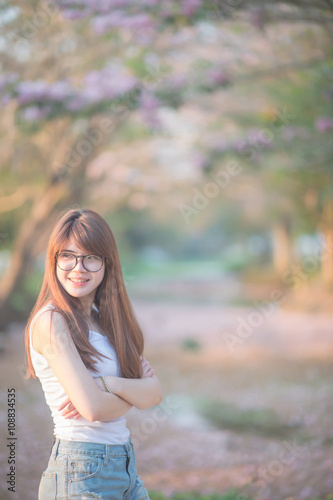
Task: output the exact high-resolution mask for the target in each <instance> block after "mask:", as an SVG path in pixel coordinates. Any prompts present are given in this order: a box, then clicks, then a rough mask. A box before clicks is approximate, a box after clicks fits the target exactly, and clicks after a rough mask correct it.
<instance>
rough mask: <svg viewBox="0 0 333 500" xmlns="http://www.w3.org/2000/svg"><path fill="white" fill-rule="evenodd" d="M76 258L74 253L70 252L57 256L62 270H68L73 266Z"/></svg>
mask: <svg viewBox="0 0 333 500" xmlns="http://www.w3.org/2000/svg"><path fill="white" fill-rule="evenodd" d="M75 263H76V259H75V257H74V255H72V254H70V253H61V254H60V255H59V256H58V266H59V267H60V269H62V270H63V271H70V270H71V269H73V268H74V267H75Z"/></svg>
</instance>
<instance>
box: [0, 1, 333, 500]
mask: <svg viewBox="0 0 333 500" xmlns="http://www.w3.org/2000/svg"><path fill="white" fill-rule="evenodd" d="M0 24H1V35H0V57H1V63H0V64H1V65H0V68H1V74H0V98H1V104H2V113H1V118H2V119H1V121H0V129H1V131H0V144H1V147H0V179H1V185H0V224H1V225H0V276H1V284H0V330H1V336H0V356H1V365H0V366H1V368H0V370H1V405H2V406H1V408H2V413H1V415H2V416H1V422H2V427H3V432H2V436H1V439H2V441H1V450H0V458H1V498H3V499H6V498H11V499H13V498H20V499H21V498H25V499H26V500H34V499H36V498H37V489H38V484H39V480H40V475H41V472H42V470H44V469H45V468H46V464H47V460H48V457H49V451H50V448H51V445H52V442H53V437H52V422H51V417H50V412H49V409H48V407H47V406H46V403H45V401H44V396H43V393H42V390H41V386H40V383H39V381H38V380H32V379H30V380H29V381H27V380H25V379H24V373H25V359H24V345H23V330H24V326H25V323H26V321H27V318H28V315H29V312H30V310H31V308H32V306H33V304H34V302H35V300H36V297H37V295H38V292H39V289H40V286H41V282H42V277H43V271H44V260H45V249H46V245H47V241H48V237H49V235H50V232H51V230H52V227H53V225H54V223H55V221H56V220H57V217H58V216H59V213H60V212H61V211H62V210H64V209H66V208H69V207H74V206H79V207H82V208H90V209H93V210H96V211H97V212H99V213H100V214H101V215H103V216H104V217H105V218H106V220H107V221H108V223H109V225H110V227H111V229H112V231H113V233H114V235H115V238H116V241H117V244H118V250H119V254H120V259H121V263H122V268H123V274H124V279H125V283H126V287H127V290H128V293H129V296H130V298H131V300H132V303H133V307H134V309H135V311H136V314H137V317H138V319H139V321H140V324H141V325H142V327H143V330H144V333H145V339H146V348H145V354H146V357H147V359H149V361H150V362H151V363H152V365H153V366H154V368H155V370H156V372H157V374H158V376H159V377H160V379H161V381H162V383H163V386H164V391H165V397H164V401H163V403H162V404H161V405H160V406H158V407H154V408H152V409H150V410H146V411H144V412H142V411H141V412H140V411H136V410H135V409H133V410H131V412H130V413H129V415H128V422H129V427H130V428H131V430H132V436H133V441H134V444H135V447H136V451H137V462H138V470H139V473H140V474H141V475H142V477H143V479H144V480H145V484H146V486H147V488H148V489H149V491H150V492H151V498H152V499H156V500H157V499H160V500H161V499H164V498H166V497H168V498H169V497H170V498H175V499H176V498H178V499H194V498H197V499H199V498H201V495H205V496H204V498H205V499H210V498H211V499H213V498H214V499H224V500H246V499H257V500H264V499H266V500H268V499H270V500H287V499H289V500H291V499H311V500H314V499H320V500H322V499H328V498H333V453H332V452H333V426H332V418H331V415H332V413H331V412H332V410H333V401H332V381H333V380H332V379H333V374H332V358H333V345H332V298H333V295H332V292H333V164H332V161H333V51H332V38H333V29H332V28H333V3H332V2H331V1H330V0H315V1H313V2H309V1H307V0H300V1H298V2H294V1H292V0H289V1H287V0H286V1H278V0H269V1H267V2H261V1H256V0H248V1H247V2H244V1H242V0H228V1H222V0H211V1H206V0H182V1H179V2H177V1H175V0H164V1H163V2H158V1H157V0H140V1H139V2H138V1H134V0H103V1H100V2H98V1H96V0H75V1H74V0H73V1H66V0H52V1H51V0H50V1H44V0H43V1H42V0H36V1H30V2H29V3H28V4H27V3H26V2H23V1H20V0H17V1H16V2H15V3H14V4H13V2H9V1H6V0H3V1H1V2H0ZM11 387H14V388H15V390H16V425H17V427H16V432H17V437H18V441H17V457H16V466H17V478H16V492H15V493H13V492H8V489H7V488H8V485H7V484H6V474H7V473H8V472H9V469H8V467H9V465H8V463H7V459H8V448H6V439H7V390H8V388H11Z"/></svg>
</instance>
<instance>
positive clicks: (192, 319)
mask: <svg viewBox="0 0 333 500" xmlns="http://www.w3.org/2000/svg"><path fill="white" fill-rule="evenodd" d="M133 305H134V308H135V311H136V314H137V317H138V319H139V321H140V324H141V325H142V328H143V331H144V334H145V340H146V347H145V356H146V357H147V359H148V360H149V361H150V362H151V364H152V365H153V366H154V368H155V370H156V372H157V374H158V376H159V378H160V379H161V381H162V384H163V387H164V401H163V403H162V404H161V405H160V406H158V407H154V408H151V409H149V410H145V411H139V410H135V409H132V410H131V411H130V412H129V414H128V425H129V427H130V428H131V430H132V436H133V442H134V445H135V448H136V453H137V465H138V471H139V473H140V475H141V477H142V478H143V479H144V481H145V485H146V487H147V488H148V489H149V490H158V491H161V492H163V493H165V494H166V495H171V494H172V493H173V492H175V491H191V490H196V491H199V492H201V493H203V494H204V493H209V492H220V493H222V492H225V491H227V490H228V489H229V488H238V489H239V491H240V492H242V493H243V494H248V495H249V496H251V498H253V499H256V500H264V499H275V500H286V499H288V498H293V499H295V500H298V499H299V500H301V499H304V500H306V499H314V498H315V497H318V498H330V494H331V495H332V496H333V424H332V413H333V398H332V381H333V370H332V359H333V342H332V320H333V318H332V316H331V315H330V314H328V313H327V314H323V313H317V314H314V313H304V312H292V311H286V310H281V309H279V308H278V307H275V308H274V309H273V310H268V309H267V310H266V311H264V310H263V309H261V310H260V309H258V308H257V309H254V308H246V307H231V306H226V305H225V306H221V305H218V304H214V303H211V304H209V303H207V304H198V303H197V304H180V303H170V302H169V303H168V302H167V301H160V302H158V301H156V302H153V301H149V302H147V301H138V300H136V301H133ZM241 325H242V326H241ZM23 328H24V325H22V324H14V323H13V324H12V325H11V326H10V328H9V329H8V332H7V334H6V335H4V336H3V337H2V338H3V341H2V351H1V364H0V370H1V405H2V406H1V407H2V409H3V411H2V412H1V427H2V437H1V438H2V441H1V456H0V458H1V475H2V480H1V490H0V496H1V499H2V500H7V498H8V499H12V500H13V499H15V498H18V499H20V500H21V499H23V498H24V500H36V498H37V490H38V484H39V480H40V475H41V472H42V471H43V469H44V468H45V467H46V463H47V460H48V457H49V452H50V448H51V445H52V442H53V437H52V423H51V417H50V413H49V409H48V407H47V406H46V403H45V401H44V396H43V393H42V390H41V386H40V383H39V381H38V380H37V381H36V380H32V379H30V380H29V381H28V382H27V381H26V380H24V377H23V373H24V370H23V363H24V346H23ZM8 388H15V390H16V399H17V408H16V409H17V414H16V435H17V446H16V492H15V493H12V492H8V491H7V486H8V485H6V477H5V476H6V474H7V473H8V472H9V465H8V464H7V458H8V451H9V448H8V447H6V437H7V404H6V403H7V390H8Z"/></svg>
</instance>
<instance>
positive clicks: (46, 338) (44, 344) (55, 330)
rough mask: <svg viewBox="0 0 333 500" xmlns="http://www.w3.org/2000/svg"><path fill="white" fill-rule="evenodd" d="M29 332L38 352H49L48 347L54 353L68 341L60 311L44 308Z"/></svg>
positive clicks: (66, 328)
mask: <svg viewBox="0 0 333 500" xmlns="http://www.w3.org/2000/svg"><path fill="white" fill-rule="evenodd" d="M31 334H32V342H33V346H34V349H35V350H36V351H37V352H39V353H40V354H45V351H48V352H49V351H50V349H52V351H53V352H54V353H55V352H56V351H58V350H59V349H60V348H61V347H62V346H63V345H64V344H66V345H68V343H69V341H70V333H69V331H68V327H67V323H66V321H65V319H64V318H63V316H62V315H61V314H60V313H58V312H56V311H52V310H50V309H46V310H45V311H43V312H42V313H41V314H40V315H39V316H38V317H37V319H36V320H35V323H34V326H33V329H32V332H31Z"/></svg>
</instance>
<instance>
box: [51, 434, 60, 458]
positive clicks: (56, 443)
mask: <svg viewBox="0 0 333 500" xmlns="http://www.w3.org/2000/svg"><path fill="white" fill-rule="evenodd" d="M59 445H60V439H59V438H54V442H53V446H52V451H51V459H52V460H55V459H56V457H57V454H58V449H59Z"/></svg>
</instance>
